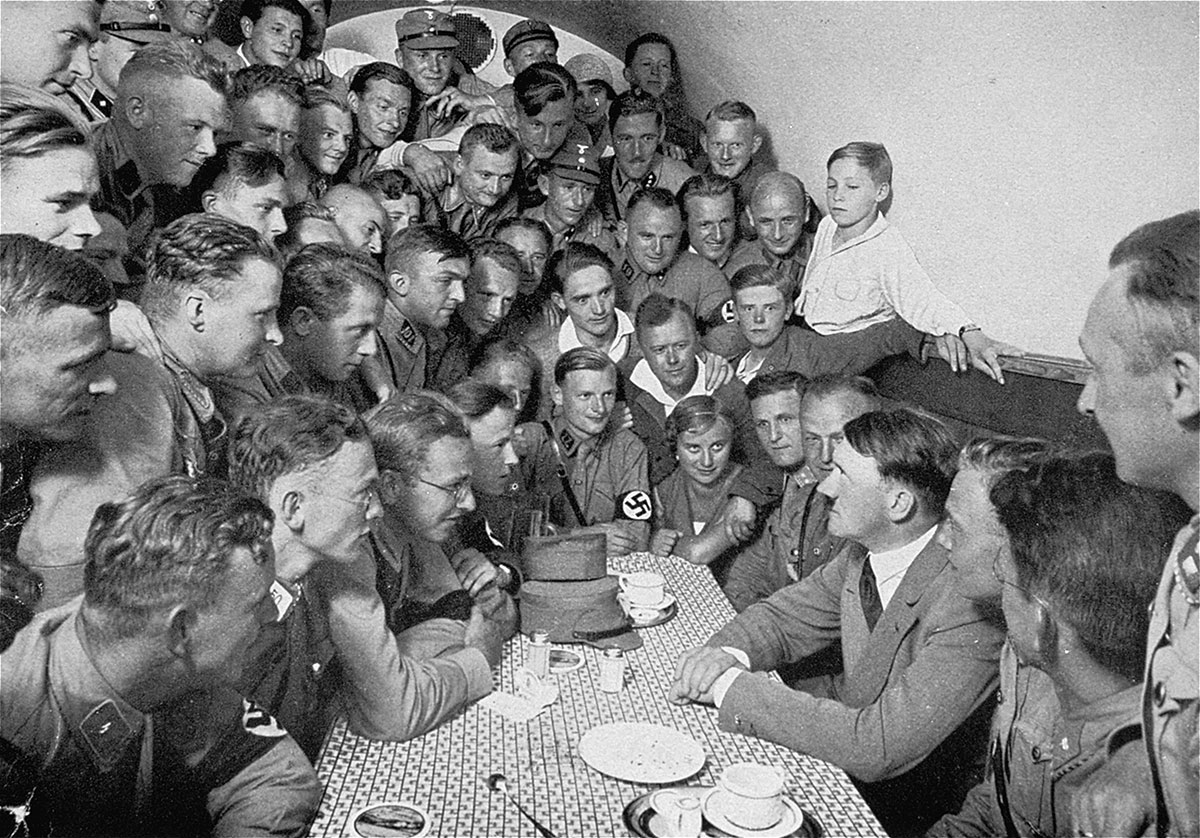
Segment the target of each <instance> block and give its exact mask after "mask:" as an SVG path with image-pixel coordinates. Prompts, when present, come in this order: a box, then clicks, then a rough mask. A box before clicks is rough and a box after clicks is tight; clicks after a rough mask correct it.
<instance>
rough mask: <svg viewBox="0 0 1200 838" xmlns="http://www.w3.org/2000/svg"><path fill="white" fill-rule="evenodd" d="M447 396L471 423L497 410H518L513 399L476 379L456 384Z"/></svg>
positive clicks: (492, 385) (496, 388)
mask: <svg viewBox="0 0 1200 838" xmlns="http://www.w3.org/2000/svg"><path fill="white" fill-rule="evenodd" d="M446 396H447V397H449V399H450V401H452V402H454V406H455V407H456V408H458V410H459V412H460V413H461V414H462V415H463V417H464V418H466V419H469V420H471V421H475V420H477V419H482V418H483V417H484V416H487V415H488V414H489V413H491V412H492V411H493V410H495V409H496V408H500V409H501V410H513V411H515V410H516V409H517V406H516V405H515V404H513V400H512V397H511V396H509V395H508V393H506V392H504V391H503V390H501V389H500V388H499V387H497V386H495V385H494V384H488V383H487V382H484V381H480V380H478V379H475V378H464V379H463V380H462V381H459V382H457V383H456V384H454V385H453V386H452V387H451V388H450V389H449V390H448V391H446Z"/></svg>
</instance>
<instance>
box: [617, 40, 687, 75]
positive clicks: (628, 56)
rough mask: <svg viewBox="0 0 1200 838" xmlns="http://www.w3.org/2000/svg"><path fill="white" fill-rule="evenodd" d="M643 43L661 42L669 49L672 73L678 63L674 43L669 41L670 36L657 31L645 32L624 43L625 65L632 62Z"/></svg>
mask: <svg viewBox="0 0 1200 838" xmlns="http://www.w3.org/2000/svg"><path fill="white" fill-rule="evenodd" d="M645 44H661V45H662V46H664V47H666V48H667V49H668V50H670V51H671V72H672V74H674V73H675V71H676V70H677V69H678V64H679V61H678V60H677V58H676V56H675V45H674V44H673V43H671V39H670V38H668V37H667V36H666V35H660V34H659V33H658V32H645V33H643V34H641V35H638V36H637V37H636V38H634V39H633V40H632V41H630V42H629V43H628V44H626V45H625V66H626V67H628V66H629V65H631V64H633V59H635V58H637V51H638V50H639V49H641V48H642V46H643V45H645Z"/></svg>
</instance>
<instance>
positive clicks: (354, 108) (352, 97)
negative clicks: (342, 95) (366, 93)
mask: <svg viewBox="0 0 1200 838" xmlns="http://www.w3.org/2000/svg"><path fill="white" fill-rule="evenodd" d="M346 104H347V105H349V106H350V110H351V112H352V113H358V94H357V93H355V92H354V91H353V90H351V91H350V92H349V93H347V94H346Z"/></svg>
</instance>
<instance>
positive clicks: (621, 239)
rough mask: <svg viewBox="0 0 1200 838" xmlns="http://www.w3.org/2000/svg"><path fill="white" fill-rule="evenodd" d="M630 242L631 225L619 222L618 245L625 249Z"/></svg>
mask: <svg viewBox="0 0 1200 838" xmlns="http://www.w3.org/2000/svg"><path fill="white" fill-rule="evenodd" d="M628 242H629V224H628V223H627V222H625V221H618V222H617V244H619V245H620V246H621V249H622V250H624V249H625V245H626V244H627V243H628Z"/></svg>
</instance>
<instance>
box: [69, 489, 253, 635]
mask: <svg viewBox="0 0 1200 838" xmlns="http://www.w3.org/2000/svg"><path fill="white" fill-rule="evenodd" d="M273 521H274V516H273V515H272V514H271V510H270V509H268V508H267V506H266V505H265V504H264V503H262V501H260V500H258V499H256V498H254V497H251V496H248V495H245V494H243V493H241V492H238V491H237V490H235V489H234V488H232V487H231V486H229V485H228V484H226V483H223V482H221V481H217V480H211V479H208V480H205V479H196V478H191V477H183V476H179V475H175V476H170V477H159V478H155V479H153V480H150V481H148V482H146V483H143V484H142V485H141V486H139V487H138V488H137V489H135V490H134V492H133V494H132V495H130V496H129V497H127V498H125V499H124V500H122V501H119V502H116V503H104V504H101V505H100V506H99V507H98V508H97V509H96V513H95V515H94V516H93V517H92V523H91V526H90V527H89V528H88V533H87V538H86V539H85V541H84V546H83V553H84V557H85V559H86V564H85V565H84V571H83V590H84V600H83V608H84V611H85V613H87V615H88V622H89V626H90V627H93V628H95V629H96V630H98V632H99V633H100V634H101V636H103V637H106V638H108V639H111V640H116V639H122V638H129V637H134V636H136V635H138V634H139V633H140V632H142V631H144V630H145V629H146V628H147V626H148V624H149V622H150V620H151V618H152V617H153V616H154V615H155V614H156V613H158V614H161V613H163V612H166V611H169V610H170V609H171V608H174V607H176V606H180V605H182V606H185V607H187V608H189V609H190V610H192V611H194V612H195V611H204V610H206V609H207V608H209V607H211V606H212V605H213V604H214V603H215V602H216V601H217V598H218V597H219V596H220V594H221V592H222V590H223V588H224V587H225V585H226V584H227V581H228V578H229V572H230V564H231V560H232V558H233V553H234V551H235V550H237V549H238V548H245V549H246V550H248V551H249V552H250V555H251V557H252V558H253V560H254V561H255V563H256V564H260V565H261V564H264V563H266V562H270V561H271V558H272V553H271V526H272V523H273Z"/></svg>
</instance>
